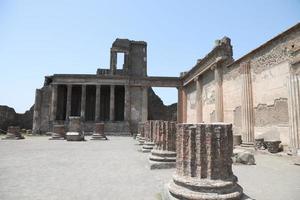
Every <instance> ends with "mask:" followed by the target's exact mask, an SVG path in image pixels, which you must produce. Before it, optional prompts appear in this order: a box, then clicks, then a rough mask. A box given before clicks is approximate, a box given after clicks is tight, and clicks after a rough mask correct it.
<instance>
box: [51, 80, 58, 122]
mask: <svg viewBox="0 0 300 200" xmlns="http://www.w3.org/2000/svg"><path fill="white" fill-rule="evenodd" d="M56 112H57V85H56V84H54V85H52V95H51V121H55V120H56Z"/></svg>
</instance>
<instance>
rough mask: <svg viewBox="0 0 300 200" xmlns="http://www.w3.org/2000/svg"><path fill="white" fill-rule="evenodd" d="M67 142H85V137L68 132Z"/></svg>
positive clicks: (77, 133)
mask: <svg viewBox="0 0 300 200" xmlns="http://www.w3.org/2000/svg"><path fill="white" fill-rule="evenodd" d="M66 139H67V141H84V135H83V134H81V133H79V132H67V134H66Z"/></svg>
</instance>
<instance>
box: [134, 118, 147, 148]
mask: <svg viewBox="0 0 300 200" xmlns="http://www.w3.org/2000/svg"><path fill="white" fill-rule="evenodd" d="M136 140H137V141H138V143H139V145H143V144H144V142H145V123H144V122H140V123H139V125H138V134H137V136H136Z"/></svg>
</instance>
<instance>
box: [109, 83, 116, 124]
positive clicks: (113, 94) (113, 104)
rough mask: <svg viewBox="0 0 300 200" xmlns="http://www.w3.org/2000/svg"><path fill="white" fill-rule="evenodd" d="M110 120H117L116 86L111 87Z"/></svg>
mask: <svg viewBox="0 0 300 200" xmlns="http://www.w3.org/2000/svg"><path fill="white" fill-rule="evenodd" d="M109 120H110V121H114V120H115V86H114V85H111V86H110V101H109Z"/></svg>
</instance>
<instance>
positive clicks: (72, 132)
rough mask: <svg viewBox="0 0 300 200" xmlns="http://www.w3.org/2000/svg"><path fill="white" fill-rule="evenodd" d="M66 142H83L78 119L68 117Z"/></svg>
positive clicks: (79, 119)
mask: <svg viewBox="0 0 300 200" xmlns="http://www.w3.org/2000/svg"><path fill="white" fill-rule="evenodd" d="M66 139H67V141H83V140H84V134H83V132H82V129H81V118H80V117H74V116H70V117H69V125H68V132H67V134H66Z"/></svg>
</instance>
